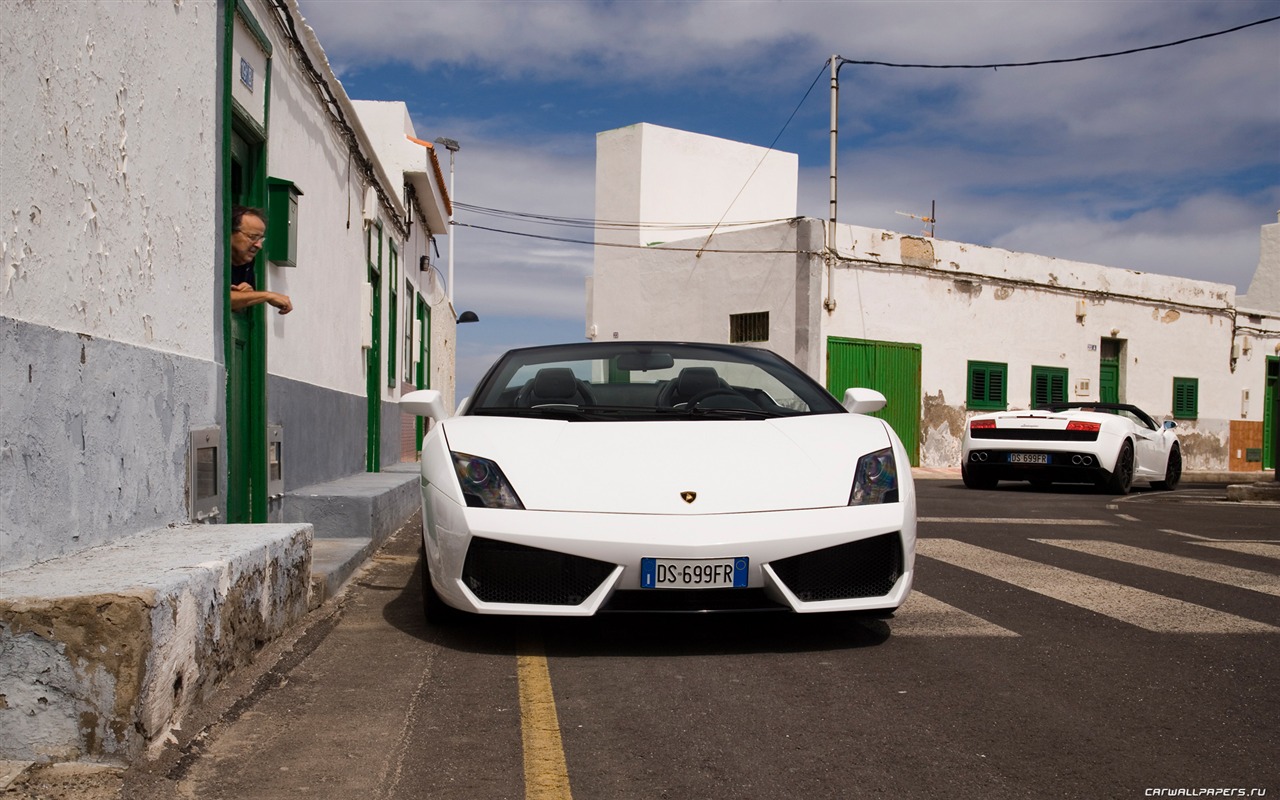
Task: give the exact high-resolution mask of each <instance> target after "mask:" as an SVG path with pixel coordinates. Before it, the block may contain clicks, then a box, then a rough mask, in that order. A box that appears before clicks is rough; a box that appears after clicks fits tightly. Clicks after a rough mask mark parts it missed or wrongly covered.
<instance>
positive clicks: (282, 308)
mask: <svg viewBox="0 0 1280 800" xmlns="http://www.w3.org/2000/svg"><path fill="white" fill-rule="evenodd" d="M263 303H268V304H270V305H273V306H275V307H276V310H277V311H278V312H280V313H281V314H288V313H289V312H290V311H292V310H293V301H292V300H290V299H289V295H287V294H280V293H279V292H259V291H256V290H255V289H254V288H253V286H251V285H250V284H248V283H237V284H235V285H234V286H232V287H231V310H232V311H244V310H245V309H247V308H251V307H252V306H257V305H261V304H263Z"/></svg>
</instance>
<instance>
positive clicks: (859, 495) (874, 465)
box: [849, 447, 898, 506]
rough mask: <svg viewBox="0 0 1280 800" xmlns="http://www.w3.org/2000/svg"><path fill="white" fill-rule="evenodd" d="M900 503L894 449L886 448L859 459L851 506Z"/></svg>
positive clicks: (854, 477)
mask: <svg viewBox="0 0 1280 800" xmlns="http://www.w3.org/2000/svg"><path fill="white" fill-rule="evenodd" d="M896 502H898V467H897V465H896V464H895V463H894V461H893V448H891V447H886V448H885V449H883V450H879V451H877V452H874V453H867V454H866V455H865V456H863V457H862V458H859V459H858V469H857V471H856V472H855V473H854V476H853V492H851V493H850V494H849V505H851V506H868V505H875V504H877V503H896Z"/></svg>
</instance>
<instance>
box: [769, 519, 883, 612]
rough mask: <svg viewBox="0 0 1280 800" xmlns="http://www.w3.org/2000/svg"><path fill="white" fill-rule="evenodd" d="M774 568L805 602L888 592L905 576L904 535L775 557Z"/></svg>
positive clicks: (880, 537)
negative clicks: (785, 556)
mask: <svg viewBox="0 0 1280 800" xmlns="http://www.w3.org/2000/svg"><path fill="white" fill-rule="evenodd" d="M771 566H772V567H773V571H774V572H776V573H777V575H778V577H779V578H780V579H781V580H782V582H783V583H785V584H786V585H787V588H788V589H790V590H791V591H792V592H793V593H795V595H796V597H799V598H800V599H801V600H803V601H804V602H806V603H811V602H815V601H818V600H849V599H852V598H855V597H879V596H881V595H885V594H888V593H889V591H890V590H891V589H893V585H894V584H895V583H897V582H898V578H900V577H901V576H902V569H903V563H902V538H901V536H899V534H897V533H886V534H882V535H880V536H874V537H872V538H870V539H863V540H862V541H858V542H850V543H849V544H842V545H837V546H836V547H828V548H826V549H824V550H814V551H813V552H811V553H804V554H803V555H798V556H792V557H791V558H784V559H782V560H781V561H774V562H773V563H772V565H771Z"/></svg>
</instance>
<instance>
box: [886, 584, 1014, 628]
mask: <svg viewBox="0 0 1280 800" xmlns="http://www.w3.org/2000/svg"><path fill="white" fill-rule="evenodd" d="M892 628H893V635H894V636H922V637H923V636H934V637H946V636H1017V635H1018V634H1016V633H1014V632H1013V631H1011V630H1009V629H1008V628H1002V627H1000V626H999V625H996V624H995V623H992V622H987V621H986V620H985V619H982V618H981V617H976V616H974V615H973V614H970V613H969V612H967V611H961V610H960V609H958V608H956V607H955V606H952V605H948V604H947V603H944V602H942V601H941V600H938V599H937V598H934V597H930V596H929V595H927V594H924V593H922V592H918V591H913V592H912V593H911V596H910V597H908V598H907V602H905V603H903V604H902V607H901V608H899V609H898V613H897V614H895V615H894V617H893V623H892Z"/></svg>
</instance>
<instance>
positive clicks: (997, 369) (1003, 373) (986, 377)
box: [968, 361, 1009, 411]
mask: <svg viewBox="0 0 1280 800" xmlns="http://www.w3.org/2000/svg"><path fill="white" fill-rule="evenodd" d="M1008 373H1009V365H1008V364H997V363H995V362H991V361H970V362H969V397H968V401H969V408H973V409H982V410H984V411H1003V410H1005V409H1006V408H1008V400H1007V399H1006V398H1007V393H1008V389H1007V387H1008Z"/></svg>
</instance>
